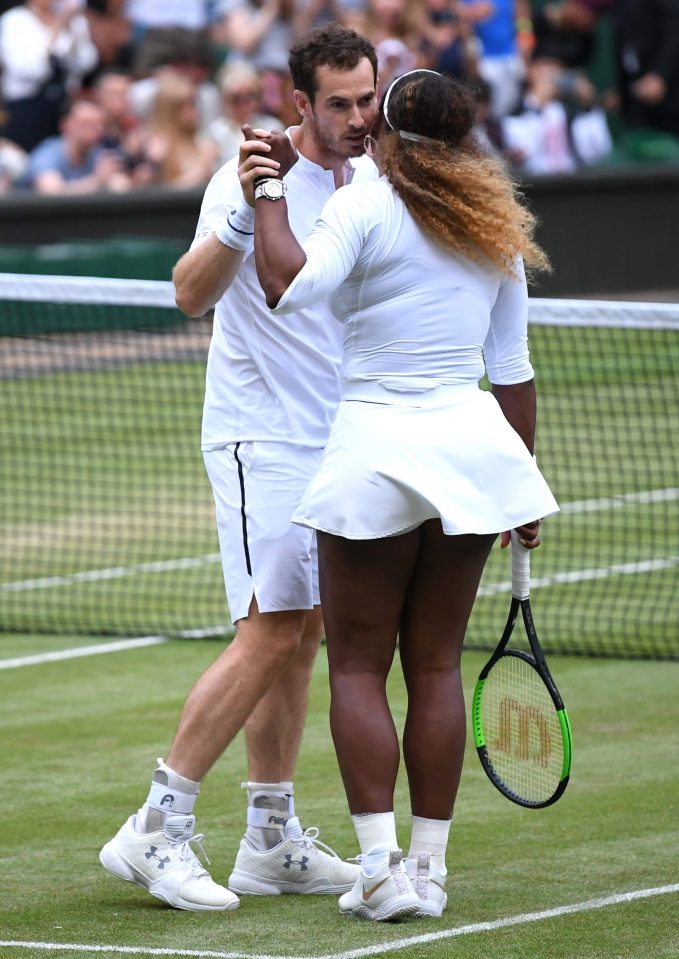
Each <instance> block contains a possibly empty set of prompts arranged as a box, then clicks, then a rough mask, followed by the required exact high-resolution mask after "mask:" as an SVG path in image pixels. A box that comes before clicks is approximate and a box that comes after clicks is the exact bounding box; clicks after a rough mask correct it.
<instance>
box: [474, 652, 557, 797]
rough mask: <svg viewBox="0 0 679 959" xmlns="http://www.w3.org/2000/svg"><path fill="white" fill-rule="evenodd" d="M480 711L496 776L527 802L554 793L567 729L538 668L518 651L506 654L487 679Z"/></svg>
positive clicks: (489, 758) (489, 759) (489, 757)
mask: <svg viewBox="0 0 679 959" xmlns="http://www.w3.org/2000/svg"><path fill="white" fill-rule="evenodd" d="M481 711H482V722H483V732H484V739H485V744H486V750H487V756H488V761H489V762H490V764H491V766H492V768H493V771H494V773H495V775H496V777H497V778H498V779H500V780H501V781H502V782H503V783H504V785H505V786H506V787H507V788H508V789H510V790H511V791H512V792H513V793H515V794H516V795H517V796H519V797H521V798H522V799H524V800H526V801H528V802H535V803H539V802H544V801H545V800H547V799H549V798H550V797H551V796H552V795H553V794H554V792H555V791H556V789H557V787H558V785H559V782H560V780H561V775H562V769H563V760H564V748H563V735H562V730H561V724H560V722H559V716H558V714H557V712H556V708H555V706H554V703H553V701H552V698H551V696H550V695H549V692H548V690H547V688H546V686H545V684H544V682H543V681H542V679H541V678H540V675H539V674H538V672H537V670H536V669H535V668H534V667H533V666H531V665H530V663H528V662H526V661H525V660H524V659H521V658H519V657H517V656H502V657H501V658H500V659H499V660H498V662H497V663H496V664H495V665H494V666H493V668H492V669H491V670H490V673H489V674H488V677H487V679H486V682H485V685H484V689H483V699H482V710H481Z"/></svg>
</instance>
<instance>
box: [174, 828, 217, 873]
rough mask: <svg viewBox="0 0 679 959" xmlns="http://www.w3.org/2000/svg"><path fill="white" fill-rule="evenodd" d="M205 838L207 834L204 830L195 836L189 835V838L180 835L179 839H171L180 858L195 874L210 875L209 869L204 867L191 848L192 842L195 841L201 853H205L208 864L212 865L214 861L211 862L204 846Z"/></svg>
mask: <svg viewBox="0 0 679 959" xmlns="http://www.w3.org/2000/svg"><path fill="white" fill-rule="evenodd" d="M204 838H205V834H204V833H202V832H199V833H197V834H196V835H195V836H189V837H188V838H186V837H183V836H180V837H178V838H177V839H172V840H170V848H171V849H173V850H175V851H176V852H177V855H178V856H179V858H180V859H181V860H182V862H185V863H186V865H187V866H188V867H189V869H190V870H191V872H192V873H193V874H194V876H209V875H210V874H209V872H208V871H207V869H205V868H204V867H203V865H202V863H201V861H200V859H199V858H198V856H197V855H196V854H195V852H194V851H193V849H192V848H191V844H192V843H194V842H195V843H196V844H197V846H198V848H199V849H200V851H201V853H202V854H203V857H204V858H205V862H206V863H207V864H208V866H211V865H212V863H211V862H210V860H209V858H208V854H207V853H206V852H205V847H204V846H203V839H204Z"/></svg>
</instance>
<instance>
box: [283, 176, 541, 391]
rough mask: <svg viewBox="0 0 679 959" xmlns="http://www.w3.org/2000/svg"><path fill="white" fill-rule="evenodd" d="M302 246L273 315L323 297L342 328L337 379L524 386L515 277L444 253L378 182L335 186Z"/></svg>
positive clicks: (398, 384)
mask: <svg viewBox="0 0 679 959" xmlns="http://www.w3.org/2000/svg"><path fill="white" fill-rule="evenodd" d="M302 247H303V249H304V251H305V253H306V257H307V260H306V263H305V265H304V267H303V268H302V270H301V271H300V272H299V273H298V275H297V276H296V277H295V279H294V280H293V281H292V283H291V284H290V286H289V287H288V289H287V290H286V291H285V293H284V294H283V296H282V297H281V299H280V301H279V303H278V305H277V306H276V308H275V309H274V310H273V312H274V313H277V314H281V313H294V312H296V311H298V310H300V309H301V308H302V307H307V306H309V305H311V304H312V303H315V302H316V301H317V300H320V299H323V298H325V297H329V303H330V307H331V309H332V311H333V313H334V314H335V316H336V317H337V318H338V319H339V320H340V321H341V322H342V323H343V324H344V338H343V359H342V369H341V378H342V380H343V381H345V382H356V381H365V380H369V381H379V382H381V383H382V384H383V385H385V386H388V387H390V388H392V389H403V390H426V389H431V388H434V387H436V386H439V385H443V384H457V383H469V382H475V381H478V380H479V379H480V378H481V377H482V376H483V374H484V372H485V371H487V372H488V376H489V378H490V381H491V382H492V383H495V384H497V385H509V384H513V383H522V382H525V381H526V380H529V379H531V378H532V376H533V368H532V366H531V363H530V359H529V354H528V338H527V326H528V320H527V312H528V292H527V288H526V280H525V276H524V272H523V264H522V263H521V261H520V260H519V261H518V263H517V276H516V278H511V277H507V276H505V275H504V274H502V273H501V272H500V271H499V270H497V269H495V268H494V267H492V266H490V265H489V264H487V263H486V264H483V263H476V262H473V261H471V260H469V259H467V258H465V257H463V256H459V255H457V254H455V253H452V252H449V251H446V250H444V249H443V248H442V247H441V246H439V245H438V244H436V243H435V242H434V241H433V240H431V239H429V237H428V236H426V234H424V233H423V231H422V230H421V229H420V228H419V227H418V226H417V224H416V223H415V221H414V220H413V218H412V217H411V215H410V213H409V212H408V210H407V209H406V207H405V204H404V203H403V202H402V200H401V199H400V198H399V197H398V196H397V195H396V194H395V192H394V191H393V189H392V188H391V186H390V184H389V183H388V181H387V180H386V179H384V178H382V179H381V180H378V181H374V182H369V183H358V184H356V183H354V184H350V185H348V186H345V187H342V188H341V189H339V190H338V191H337V192H336V193H335V194H333V195H332V196H331V197H330V199H329V200H328V201H327V203H326V204H325V206H324V208H323V211H322V213H321V216H320V218H319V220H318V221H317V223H316V225H315V227H314V229H313V231H312V232H311V234H310V235H309V236H308V237H307V238H306V239H305V240H304V242H303V243H302Z"/></svg>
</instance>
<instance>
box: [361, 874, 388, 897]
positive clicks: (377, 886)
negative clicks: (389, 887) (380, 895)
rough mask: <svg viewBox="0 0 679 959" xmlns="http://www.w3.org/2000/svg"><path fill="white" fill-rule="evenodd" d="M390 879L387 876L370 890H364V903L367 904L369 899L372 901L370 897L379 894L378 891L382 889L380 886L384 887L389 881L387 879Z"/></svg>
mask: <svg viewBox="0 0 679 959" xmlns="http://www.w3.org/2000/svg"><path fill="white" fill-rule="evenodd" d="M389 878H390V877H389V876H385V877H384V879H380V881H379V882H378V883H376V884H375V885H374V886H371V888H370V889H364V890H363V902H367V901H368V899H370V897H371V896H372V895H374V894H375V893H376V892H377V890H378V889H379V888H380V886H383V885H384V884H385V882H386V881H387V879H389Z"/></svg>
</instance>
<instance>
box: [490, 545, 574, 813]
mask: <svg viewBox="0 0 679 959" xmlns="http://www.w3.org/2000/svg"><path fill="white" fill-rule="evenodd" d="M529 592H530V552H529V550H527V549H526V548H525V547H524V546H521V544H520V543H519V542H518V539H517V536H516V533H515V532H512V602H511V606H510V608H509V616H508V618H507V624H506V626H505V629H504V632H503V634H502V638H501V639H500V642H499V643H498V645H497V648H496V649H495V652H494V653H493V655H492V656H491V657H490V659H489V660H488V662H487V663H486V665H485V666H484V667H483V669H482V670H481V674H480V676H479V678H478V680H477V682H476V688H475V689H474V699H473V703H472V724H473V729H474V740H475V743H476V750H477V752H478V754H479V759H480V760H481V765H482V766H483V768H484V770H485V771H486V775H487V776H488V778H489V779H490V781H491V782H492V783H493V785H494V786H496V787H497V788H498V789H499V790H500V792H501V793H502V795H503V796H506V797H507V799H511V801H512V802H515V803H518V805H519V806H527V807H528V808H530V809H541V808H542V807H544V806H550V805H551V804H552V803H555V802H556V801H557V799H558V798H559V796H561V795H562V794H563V791H564V789H565V788H566V786H567V785H568V778H569V775H570V769H571V727H570V722H569V719H568V714H567V712H566V710H565V708H564V705H563V702H562V700H561V696H560V695H559V691H558V689H557V688H556V684H555V682H554V680H553V679H552V675H551V673H550V672H549V669H548V668H547V663H546V662H545V657H544V656H543V654H542V650H541V649H540V644H539V642H538V637H537V633H536V632H535V626H534V624H533V614H532V612H531V608H530V601H529V599H528V595H529ZM519 610H521V614H522V617H523V622H524V625H525V627H526V633H527V635H528V642H529V644H530V648H531V652H530V653H528V652H524V651H522V650H519V649H508V648H507V646H508V643H509V639H510V637H511V635H512V632H513V630H514V624H515V623H516V620H517V618H518V615H519Z"/></svg>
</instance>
